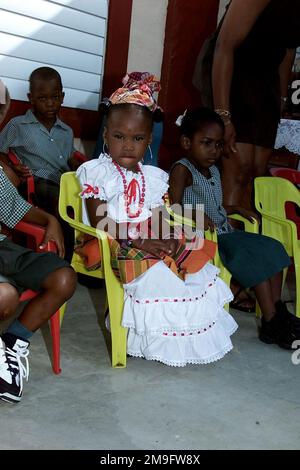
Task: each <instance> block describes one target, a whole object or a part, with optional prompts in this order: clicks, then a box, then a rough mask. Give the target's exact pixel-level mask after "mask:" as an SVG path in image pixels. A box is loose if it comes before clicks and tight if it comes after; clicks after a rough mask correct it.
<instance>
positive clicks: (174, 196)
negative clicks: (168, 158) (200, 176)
mask: <svg viewBox="0 0 300 470" xmlns="http://www.w3.org/2000/svg"><path fill="white" fill-rule="evenodd" d="M191 184H192V178H191V173H190V171H189V170H188V168H187V167H186V166H183V165H181V164H180V163H178V165H175V167H174V168H173V170H172V171H171V173H170V178H169V185H170V186H169V196H170V202H171V204H182V198H183V193H184V190H185V188H186V187H187V186H190V185H191Z"/></svg>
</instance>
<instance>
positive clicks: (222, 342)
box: [77, 73, 237, 366]
mask: <svg viewBox="0 0 300 470" xmlns="http://www.w3.org/2000/svg"><path fill="white" fill-rule="evenodd" d="M123 83H124V86H123V87H122V88H120V89H118V90H117V91H116V92H115V93H114V94H113V95H112V96H111V97H110V101H109V106H108V108H107V109H108V113H107V124H106V128H105V130H104V141H105V144H106V152H105V153H102V154H101V155H100V156H99V158H98V159H96V160H92V161H89V162H87V163H85V164H83V165H82V166H81V167H80V168H79V169H78V170H77V176H78V178H79V180H80V183H81V186H82V192H81V196H82V198H83V219H84V222H85V223H88V224H90V225H92V226H94V227H96V226H98V228H101V229H102V230H103V229H105V225H106V224H108V230H109V233H110V235H112V236H113V239H112V240H111V255H112V266H113V269H114V271H115V273H116V275H117V276H118V277H119V279H120V281H121V282H122V284H123V287H124V311H123V319H122V325H123V326H124V327H127V328H128V354H129V355H131V356H136V357H143V358H145V359H149V360H157V361H160V362H162V363H164V364H167V365H170V366H185V365H186V364H204V363H209V362H212V361H216V360H218V359H221V358H222V357H223V356H224V355H225V354H226V353H227V352H228V351H230V350H231V349H232V343H231V340H230V336H231V334H232V333H233V332H234V331H235V330H236V328H237V325H236V323H235V321H234V320H233V318H232V317H231V316H230V315H229V314H228V313H227V312H226V311H225V310H224V309H223V305H224V304H225V303H226V302H228V301H229V300H230V299H231V298H232V294H231V292H230V290H229V289H228V287H227V286H226V285H225V283H224V282H223V281H222V280H220V279H219V277H218V270H217V269H216V268H215V267H214V266H213V265H212V264H210V263H209V262H208V261H209V260H210V259H211V258H212V257H213V255H214V252H215V244H212V243H211V242H210V243H209V242H204V241H203V240H202V241H201V242H199V243H198V245H197V243H196V239H195V240H194V242H195V244H194V245H193V248H194V249H189V247H188V246H187V244H186V242H185V239H184V238H180V239H176V238H171V237H170V228H169V231H168V234H167V236H166V237H165V238H163V235H162V233H161V231H160V230H159V229H158V228H157V227H154V228H153V224H152V222H153V219H154V215H155V211H156V210H157V209H162V208H163V207H164V195H165V193H166V191H167V190H168V175H167V174H166V173H165V172H164V171H163V170H160V169H159V168H156V167H153V166H147V165H142V163H141V162H142V159H143V156H144V154H145V152H146V150H147V147H148V145H149V144H150V143H151V132H152V124H153V120H154V119H156V118H157V116H160V115H161V111H160V110H159V109H158V107H157V105H156V102H155V100H154V98H153V93H154V91H158V90H159V82H158V81H157V79H156V78H155V77H154V76H152V75H150V74H148V73H142V74H141V73H133V74H130V75H128V76H126V77H125V79H124V80H123ZM105 211H107V217H106V214H105ZM166 214H167V213H166ZM150 221H151V226H150ZM113 229H115V230H116V231H115V233H112V230H113ZM124 229H125V234H124ZM122 231H123V234H121V232H122Z"/></svg>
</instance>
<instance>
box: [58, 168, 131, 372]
mask: <svg viewBox="0 0 300 470" xmlns="http://www.w3.org/2000/svg"><path fill="white" fill-rule="evenodd" d="M80 192H81V187H80V184H79V181H78V179H77V177H76V174H75V172H68V173H64V174H63V175H62V177H61V180H60V194H59V213H60V216H61V217H62V218H63V219H64V220H65V221H66V222H68V223H69V224H70V226H71V227H73V229H74V230H75V238H78V236H80V235H81V234H85V233H86V234H88V235H92V236H93V237H96V238H98V241H99V248H100V251H101V268H99V269H96V270H94V271H88V270H87V269H86V268H85V266H84V263H83V261H82V259H81V257H80V256H79V255H77V254H76V253H74V254H73V257H72V262H71V264H72V266H73V268H74V269H75V271H76V272H78V273H82V274H86V275H87V276H93V277H96V278H99V279H104V281H105V287H106V297H107V299H106V305H108V308H109V315H110V328H111V349H112V367H116V368H122V367H126V357H127V354H126V345H127V328H123V327H122V325H121V321H122V314H123V304H124V294H123V287H122V285H121V283H120V282H119V281H118V279H117V278H116V276H115V275H114V273H113V271H112V268H111V264H110V248H109V243H108V238H107V234H106V233H105V232H103V231H101V230H97V229H95V228H93V227H90V226H88V225H85V224H83V223H82V210H81V207H82V200H81V198H80V197H79V193H80ZM69 208H72V210H73V214H74V215H73V217H74V218H71V217H70V216H69V215H68V209H69ZM62 318H63V313H62V315H61V320H62Z"/></svg>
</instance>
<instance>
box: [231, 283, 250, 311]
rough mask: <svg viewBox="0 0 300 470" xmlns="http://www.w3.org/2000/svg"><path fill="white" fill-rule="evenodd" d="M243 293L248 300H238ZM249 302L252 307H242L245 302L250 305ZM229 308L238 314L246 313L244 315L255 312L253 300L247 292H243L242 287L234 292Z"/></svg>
mask: <svg viewBox="0 0 300 470" xmlns="http://www.w3.org/2000/svg"><path fill="white" fill-rule="evenodd" d="M243 291H245V292H246V294H247V297H248V298H242V299H241V298H239V297H240V294H241V293H242V292H243ZM250 301H252V302H253V303H252V305H251V306H247V307H246V306H245V305H243V304H244V303H245V302H247V303H248V304H249V303H250ZM229 306H230V307H231V308H234V309H235V310H239V311H240V312H246V313H251V312H255V300H254V299H253V298H252V297H251V295H249V294H248V293H247V291H246V290H245V288H244V287H240V288H239V289H238V291H237V292H236V294H235V296H234V298H233V300H232V302H230V304H229Z"/></svg>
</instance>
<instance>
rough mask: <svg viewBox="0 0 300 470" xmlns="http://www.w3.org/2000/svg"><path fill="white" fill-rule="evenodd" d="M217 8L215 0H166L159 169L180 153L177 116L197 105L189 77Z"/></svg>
mask: <svg viewBox="0 0 300 470" xmlns="http://www.w3.org/2000/svg"><path fill="white" fill-rule="evenodd" d="M218 8H219V0H169V4H168V12H167V21H166V31H165V44H164V54H163V63H162V74H161V81H162V90H161V92H160V96H159V104H160V105H161V106H162V108H163V109H164V111H165V116H166V118H165V122H164V137H163V141H162V146H161V148H160V162H159V165H160V167H162V168H165V169H169V168H170V166H171V164H172V162H174V161H176V160H177V159H179V158H180V156H181V152H180V148H179V142H178V140H179V135H178V130H176V126H175V120H176V118H177V116H178V115H179V114H181V113H183V112H184V110H185V109H186V108H188V107H195V106H197V105H200V104H201V103H200V96H199V92H198V91H197V90H196V89H195V88H194V86H193V84H192V76H193V71H194V66H195V62H196V58H197V55H198V53H199V51H200V48H201V46H202V44H203V42H204V40H205V39H206V38H207V37H208V36H209V35H210V34H211V33H212V32H213V31H214V29H215V27H216V24H217V16H218Z"/></svg>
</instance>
